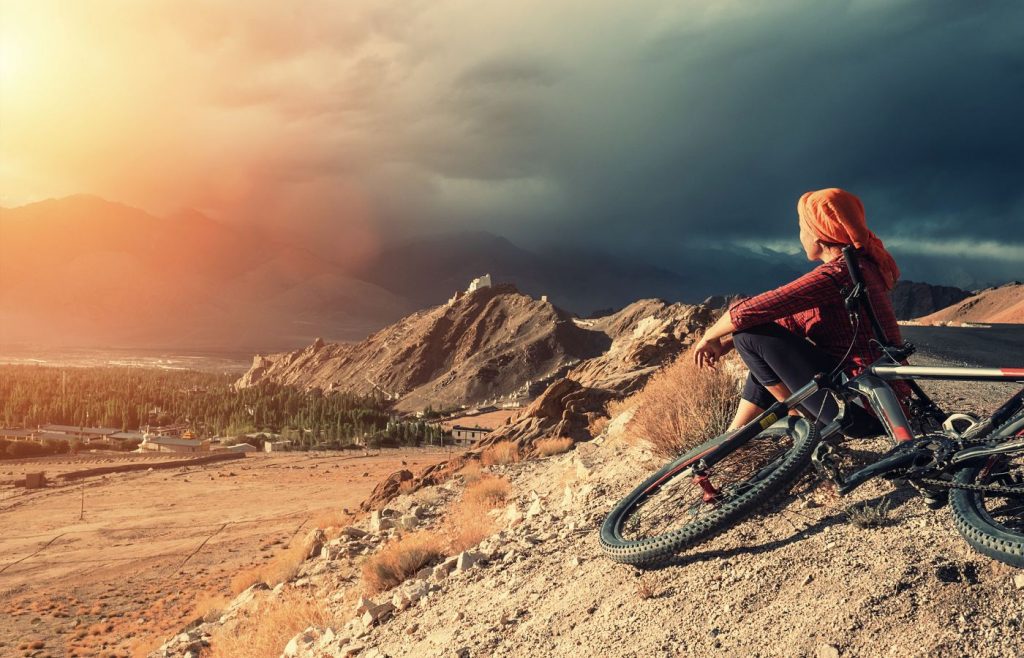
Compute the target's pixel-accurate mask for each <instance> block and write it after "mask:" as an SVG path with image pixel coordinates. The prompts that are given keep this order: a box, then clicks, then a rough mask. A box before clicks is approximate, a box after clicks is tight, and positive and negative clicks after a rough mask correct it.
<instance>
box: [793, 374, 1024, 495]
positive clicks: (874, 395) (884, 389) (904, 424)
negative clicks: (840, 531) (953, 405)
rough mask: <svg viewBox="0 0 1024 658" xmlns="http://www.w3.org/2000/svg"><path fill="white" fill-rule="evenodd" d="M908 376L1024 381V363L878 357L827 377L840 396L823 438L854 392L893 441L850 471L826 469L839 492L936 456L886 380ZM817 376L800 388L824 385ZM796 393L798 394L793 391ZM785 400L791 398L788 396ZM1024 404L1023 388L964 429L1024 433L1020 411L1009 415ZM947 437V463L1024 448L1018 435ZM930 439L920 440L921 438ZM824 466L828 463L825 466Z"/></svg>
mask: <svg viewBox="0 0 1024 658" xmlns="http://www.w3.org/2000/svg"><path fill="white" fill-rule="evenodd" d="M907 379H938V380H947V381H949V380H952V381H987V382H1005V383H1024V368H966V367H964V368H961V367H944V366H942V367H926V366H902V365H883V364H882V363H881V360H880V361H879V362H876V363H875V364H872V365H871V366H870V367H868V368H867V369H866V370H865V372H864V373H862V374H861V375H859V376H857V377H855V378H853V379H851V380H850V381H848V382H846V383H844V384H840V385H838V386H836V385H835V383H833V382H830V384H832V385H831V386H828V388H829V389H830V390H831V391H832V392H833V393H834V394H835V395H836V398H837V400H838V401H839V402H840V412H839V415H838V416H837V417H836V419H835V420H834V421H832V422H831V423H829V425H827V426H826V427H824V428H823V429H822V430H821V432H820V436H821V440H822V441H824V440H825V439H828V438H829V437H831V436H833V435H835V434H837V433H838V432H840V431H841V430H842V421H843V411H844V409H845V406H844V403H845V402H848V401H849V400H850V399H852V398H855V397H857V396H860V397H863V398H864V399H866V400H867V402H868V404H869V405H870V406H871V408H872V409H873V410H874V411H875V414H876V416H877V417H878V419H879V420H880V421H881V422H882V424H883V426H884V427H885V429H886V432H887V433H888V435H889V437H890V438H892V439H893V440H894V441H895V442H896V444H897V445H896V447H895V448H893V450H891V451H890V452H889V453H888V454H887V455H886V456H884V457H882V458H881V459H879V460H878V461H877V462H875V463H873V464H869V465H868V466H865V467H864V468H861V469H860V470H858V471H855V472H854V473H852V474H850V475H849V476H848V477H845V478H843V477H841V475H840V474H839V473H838V471H836V470H832V471H829V472H828V475H829V477H830V478H831V479H832V480H833V481H835V483H836V485H837V488H838V492H839V493H840V494H845V493H848V492H850V491H852V490H853V489H855V488H856V487H858V486H860V485H861V484H863V483H865V482H867V481H868V480H870V479H872V478H875V477H878V476H880V475H884V474H886V473H889V472H892V471H894V470H897V469H901V468H905V467H910V466H913V465H915V464H916V465H920V462H921V461H922V460H924V459H926V458H930V460H929V461H936V459H935V450H936V447H935V445H934V443H935V441H934V437H922V438H915V437H914V435H913V432H912V430H911V427H910V422H909V420H908V419H907V417H906V415H905V414H904V412H903V407H902V406H901V405H900V404H899V402H898V400H897V398H896V395H895V393H894V392H893V390H892V389H891V388H890V387H889V386H888V385H887V384H886V383H885V382H887V381H892V380H907ZM821 381H822V380H821V378H820V377H818V378H815V381H813V382H811V383H810V384H808V386H806V387H804V389H801V391H800V393H801V394H804V393H805V389H811V391H812V392H811V393H810V394H812V395H813V392H815V391H817V390H819V389H820V388H822V386H821V385H820V383H821ZM794 397H796V396H794ZM786 402H787V403H788V402H789V400H787V401H786ZM1022 408H1024V389H1021V390H1020V391H1019V392H1018V393H1016V394H1015V395H1013V396H1011V397H1010V398H1009V399H1008V400H1007V401H1006V402H1005V403H1004V404H1003V405H1001V406H1000V407H999V409H997V410H996V411H994V412H993V413H992V415H990V416H989V417H988V418H986V419H983V420H981V421H980V422H978V423H977V424H976V425H974V426H973V427H972V428H971V429H969V430H968V432H967V433H965V437H966V436H967V435H971V436H973V437H975V438H978V439H986V441H987V442H989V443H991V442H993V441H997V440H1000V439H1009V438H1010V437H1013V436H1022V435H1024V416H1021V417H1020V418H1017V419H1016V420H1014V421H1013V422H1010V423H1008V422H1007V421H1009V420H1010V419H1011V417H1013V416H1014V414H1016V413H1017V412H1018V411H1020V410H1021V409H1022ZM947 438H948V439H949V441H951V442H952V441H956V443H955V449H951V451H950V454H949V455H947V456H946V457H945V458H944V462H945V464H946V466H950V467H952V466H957V465H960V464H963V463H964V462H967V461H970V460H973V459H979V458H981V457H989V456H992V455H995V454H1000V453H1011V452H1019V451H1024V438H1022V439H1021V440H1016V441H1004V442H1003V443H1002V444H1000V445H980V446H971V447H964V446H963V442H962V441H960V439H961V438H962V437H959V436H950V437H947ZM922 442H923V443H926V444H928V445H921V443H922ZM814 460H815V462H816V463H817V464H823V463H824V461H825V460H824V459H823V458H822V457H821V456H819V455H815V458H814ZM823 468H824V469H825V470H826V471H828V467H827V466H825V467H823Z"/></svg>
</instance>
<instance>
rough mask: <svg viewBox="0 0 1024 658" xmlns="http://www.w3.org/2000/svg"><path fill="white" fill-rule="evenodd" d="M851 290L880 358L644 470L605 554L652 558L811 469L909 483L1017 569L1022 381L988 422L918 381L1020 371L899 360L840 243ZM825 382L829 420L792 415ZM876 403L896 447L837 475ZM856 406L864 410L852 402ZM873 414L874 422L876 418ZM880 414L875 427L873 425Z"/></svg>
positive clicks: (1022, 516)
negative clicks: (832, 410) (935, 396)
mask: <svg viewBox="0 0 1024 658" xmlns="http://www.w3.org/2000/svg"><path fill="white" fill-rule="evenodd" d="M843 258H844V259H845V261H846V267H847V270H848V272H849V273H850V279H851V282H852V288H851V289H850V290H849V291H844V293H843V294H844V296H845V303H846V308H847V310H848V311H849V313H850V321H851V323H853V324H854V335H855V336H856V335H857V332H858V330H859V327H860V322H861V317H862V316H864V315H866V316H867V318H868V320H869V321H870V324H871V330H872V332H873V333H874V335H875V340H873V341H872V344H874V345H876V346H877V347H878V348H879V350H880V352H881V356H880V357H879V358H878V359H877V360H876V361H875V362H874V363H872V364H871V365H870V366H868V367H867V368H866V369H865V370H864V371H863V372H862V373H861V374H859V375H857V376H855V377H853V378H848V377H847V376H846V375H845V373H844V372H843V371H842V367H841V366H842V364H840V365H839V366H837V367H836V369H835V370H833V371H832V372H830V373H818V374H817V375H816V376H815V377H814V378H813V379H812V380H811V381H810V382H808V383H807V384H806V385H805V386H803V387H802V388H800V389H799V390H796V391H795V392H793V393H792V394H791V395H790V396H789V397H788V398H786V399H785V400H783V401H780V402H776V403H775V404H774V405H772V406H770V407H768V408H767V409H765V410H764V411H763V412H762V413H761V414H760V415H759V416H757V417H756V418H755V419H753V420H752V421H750V422H749V423H747V424H746V425H744V426H743V427H740V428H738V429H736V430H732V431H730V432H727V433H725V434H723V435H721V436H718V437H715V438H713V439H711V440H709V441H706V442H705V443H703V444H701V445H698V446H697V447H695V448H693V449H692V450H689V451H688V452H686V453H685V454H683V455H682V456H680V457H678V458H676V459H674V460H673V461H671V462H670V463H668V464H666V465H665V466H664V467H663V468H661V469H660V470H658V471H657V472H656V473H654V474H653V475H651V476H650V477H648V478H647V479H646V480H645V481H643V482H642V483H641V484H640V485H639V486H638V487H636V488H635V489H634V490H633V491H631V492H630V493H629V494H628V495H627V496H626V497H625V498H623V499H622V500H621V501H619V503H618V504H617V505H616V506H615V508H614V509H612V511H611V513H610V514H609V515H608V517H607V518H606V519H605V521H604V523H603V525H602V527H601V531H600V544H601V548H602V550H603V551H604V553H605V554H606V555H607V556H608V557H610V558H611V559H612V560H615V561H617V562H622V563H626V564H631V565H635V566H640V567H649V566H657V565H660V564H662V563H664V562H667V561H668V560H670V559H671V558H673V557H674V556H676V555H677V554H679V553H681V552H682V551H684V550H687V549H689V548H692V547H693V546H695V545H697V544H699V543H701V542H705V541H708V540H710V539H712V538H713V537H716V536H718V535H719V534H721V533H723V532H725V531H726V530H728V529H729V528H731V527H733V526H735V525H736V524H738V523H739V522H741V521H742V520H744V519H746V518H748V517H750V516H752V515H753V514H755V513H758V512H761V511H763V510H767V509H770V508H771V507H772V506H773V505H774V503H776V502H777V501H778V500H780V499H781V498H783V497H785V496H786V494H788V493H789V491H790V490H791V489H792V488H793V486H794V484H795V483H796V482H797V481H798V480H799V479H800V478H801V476H802V475H803V474H804V473H805V472H807V470H808V469H809V468H811V467H813V469H814V471H815V472H816V473H817V474H818V475H819V476H820V477H821V478H822V479H824V480H826V481H830V482H832V483H833V484H834V486H835V488H836V490H837V491H838V493H839V494H846V493H849V492H850V491H852V490H853V489H855V488H856V487H858V486H860V485H861V484H864V483H865V482H867V481H868V480H871V479H873V478H876V477H884V478H887V479H890V480H894V481H896V482H898V483H899V482H905V483H907V484H909V485H910V486H912V487H913V488H914V489H916V490H917V491H918V492H919V493H920V494H922V495H923V496H924V497H925V502H926V503H928V505H929V506H930V507H933V508H934V507H941V506H943V505H945V504H946V503H947V502H948V504H949V506H950V508H951V510H952V513H953V518H954V521H955V525H956V528H957V530H958V531H959V532H960V534H961V535H962V536H963V537H964V538H965V539H966V540H967V542H968V543H969V544H970V545H971V546H972V547H973V548H974V549H976V550H978V551H980V552H981V553H984V554H985V555H988V556H989V557H992V558H994V559H996V560H999V561H1001V562H1005V563H1007V564H1011V565H1013V566H1017V567H1024V388H1022V389H1021V390H1020V391H1019V392H1018V393H1016V394H1015V395H1013V396H1011V397H1010V398H1009V399H1008V400H1007V401H1006V402H1005V403H1004V404H1003V405H1001V406H1000V407H999V408H998V409H996V410H995V411H994V412H993V413H992V414H991V415H990V416H988V417H987V418H983V419H978V418H975V417H973V416H971V415H969V414H963V413H954V414H947V413H945V412H944V411H943V410H942V409H941V408H939V406H938V405H937V404H936V403H935V402H934V401H932V400H931V399H930V398H929V397H928V396H927V395H926V394H925V393H924V391H923V390H922V389H921V387H920V386H918V385H917V383H916V380H919V379H932V380H954V381H978V382H1008V383H1018V384H1021V383H1024V368H1022V367H1013V368H969V367H923V366H911V365H905V363H906V360H907V358H908V357H909V356H911V355H912V354H913V353H914V352H915V347H914V345H913V344H912V343H910V342H905V343H904V344H903V345H899V346H895V345H890V344H888V343H887V341H886V339H885V334H884V332H883V331H882V328H881V325H880V324H879V322H878V319H877V316H876V315H875V313H874V310H873V309H872V308H871V304H870V301H869V300H868V297H867V291H866V288H865V287H864V283H863V279H862V278H861V275H860V268H859V264H858V262H857V255H856V252H854V251H853V249H852V248H847V249H844V250H843ZM893 380H905V381H906V383H907V385H908V386H909V387H910V389H911V391H912V392H913V395H912V396H911V398H910V399H909V400H908V401H907V402H906V403H905V404H906V405H907V408H906V411H904V407H903V406H901V404H900V401H899V399H898V398H897V396H896V394H895V392H894V391H893V389H892V388H891V387H890V386H889V384H888V383H887V382H889V381H893ZM822 389H825V390H828V391H829V392H830V394H831V395H832V397H833V398H834V399H835V401H836V404H837V406H838V408H839V412H838V414H837V415H836V416H835V418H834V419H833V420H832V421H830V422H829V423H828V424H825V425H824V426H822V427H819V423H816V422H815V419H813V418H804V417H802V416H794V415H789V412H790V410H792V409H796V408H797V407H799V405H800V404H801V403H802V402H803V401H805V400H807V399H808V398H809V397H811V396H812V395H814V394H815V393H816V392H818V391H820V390H822ZM865 405H866V406H867V407H868V408H870V409H871V410H872V411H873V412H874V418H876V419H877V421H878V423H880V429H882V430H884V433H885V435H887V436H888V437H889V439H890V440H891V442H892V448H891V449H890V450H889V451H888V452H886V453H885V454H884V455H882V456H881V458H880V459H878V460H877V461H875V462H873V463H871V464H868V465H867V466H864V467H862V468H860V469H859V470H856V471H854V472H852V473H849V474H844V473H843V472H842V470H841V468H840V467H839V465H838V461H837V459H836V451H835V445H836V444H837V443H839V442H840V441H842V440H844V439H846V438H863V437H862V436H861V437H858V429H857V427H858V425H860V424H859V423H856V422H855V420H854V419H855V417H856V416H858V415H860V416H861V417H862V418H863V416H864V414H866V413H867V412H866V411H865V410H864V408H863V407H864V406H865ZM854 406H859V407H862V408H859V409H854ZM873 422H874V421H873ZM878 423H876V424H878Z"/></svg>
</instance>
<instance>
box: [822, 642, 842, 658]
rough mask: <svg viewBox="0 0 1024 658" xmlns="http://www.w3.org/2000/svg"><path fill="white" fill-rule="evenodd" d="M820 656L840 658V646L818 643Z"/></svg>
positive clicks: (823, 657)
mask: <svg viewBox="0 0 1024 658" xmlns="http://www.w3.org/2000/svg"><path fill="white" fill-rule="evenodd" d="M817 656H818V658H839V647H837V646H835V645H834V644H821V645H818V653H817Z"/></svg>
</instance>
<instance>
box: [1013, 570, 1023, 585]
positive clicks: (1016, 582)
mask: <svg viewBox="0 0 1024 658" xmlns="http://www.w3.org/2000/svg"><path fill="white" fill-rule="evenodd" d="M1013 586H1014V587H1016V588H1017V589H1024V573H1019V574H1017V575H1016V576H1014V577H1013Z"/></svg>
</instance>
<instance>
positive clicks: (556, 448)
mask: <svg viewBox="0 0 1024 658" xmlns="http://www.w3.org/2000/svg"><path fill="white" fill-rule="evenodd" d="M572 444H573V440H572V439H570V438H568V437H562V438H560V439H541V440H540V441H537V442H535V443H534V444H533V445H534V446H535V447H536V448H537V452H538V453H540V456H541V457H550V456H551V455H560V454H562V453H563V452H565V451H567V450H568V449H569V448H571V447H572Z"/></svg>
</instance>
